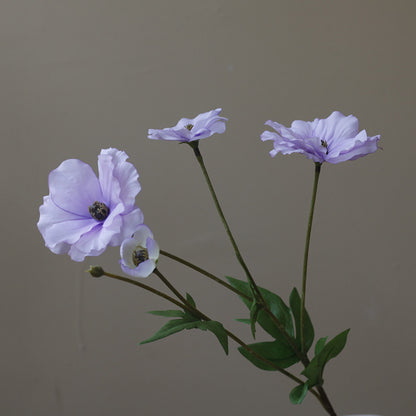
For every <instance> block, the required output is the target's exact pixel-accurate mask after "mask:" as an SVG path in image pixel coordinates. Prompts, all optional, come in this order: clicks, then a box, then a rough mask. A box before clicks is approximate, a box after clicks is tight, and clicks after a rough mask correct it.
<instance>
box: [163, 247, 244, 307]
mask: <svg viewBox="0 0 416 416" xmlns="http://www.w3.org/2000/svg"><path fill="white" fill-rule="evenodd" d="M160 254H162V255H163V256H166V257H169V258H170V259H172V260H175V261H177V262H178V263H182V264H183V265H185V266H187V267H189V268H191V269H193V270H195V271H197V272H198V273H201V274H203V275H204V276H206V277H208V278H210V279H211V280H214V281H215V282H217V283H219V284H220V285H222V286H224V287H226V288H227V289H229V290H231V291H232V292H234V293H236V294H237V295H238V296H240V297H242V298H244V299H247V300H249V301H251V300H252V298H251V297H250V296H247V295H246V294H245V293H243V292H240V291H239V290H238V289H235V288H234V287H232V286H231V285H230V284H228V283H227V282H225V281H224V280H222V279H220V278H219V277H217V276H215V275H213V274H212V273H210V272H207V271H206V270H204V269H201V267H198V266H196V265H195V264H193V263H191V262H189V261H187V260H184V259H183V258H181V257H178V256H175V255H174V254H171V253H168V252H167V251H165V250H160Z"/></svg>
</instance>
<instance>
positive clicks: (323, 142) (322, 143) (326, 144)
mask: <svg viewBox="0 0 416 416" xmlns="http://www.w3.org/2000/svg"><path fill="white" fill-rule="evenodd" d="M321 145H322V146H323V147H325V149H326V154H328V142H327V141H326V140H321Z"/></svg>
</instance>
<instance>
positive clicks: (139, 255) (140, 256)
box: [133, 247, 149, 267]
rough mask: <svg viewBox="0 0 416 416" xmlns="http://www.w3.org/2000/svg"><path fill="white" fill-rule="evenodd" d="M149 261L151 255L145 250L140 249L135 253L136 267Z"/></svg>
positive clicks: (134, 261)
mask: <svg viewBox="0 0 416 416" xmlns="http://www.w3.org/2000/svg"><path fill="white" fill-rule="evenodd" d="M148 259H149V253H148V251H147V250H146V249H145V248H143V247H139V249H138V250H135V251H133V263H134V265H135V266H136V267H137V266H138V265H139V264H140V263H143V262H144V261H146V260H148Z"/></svg>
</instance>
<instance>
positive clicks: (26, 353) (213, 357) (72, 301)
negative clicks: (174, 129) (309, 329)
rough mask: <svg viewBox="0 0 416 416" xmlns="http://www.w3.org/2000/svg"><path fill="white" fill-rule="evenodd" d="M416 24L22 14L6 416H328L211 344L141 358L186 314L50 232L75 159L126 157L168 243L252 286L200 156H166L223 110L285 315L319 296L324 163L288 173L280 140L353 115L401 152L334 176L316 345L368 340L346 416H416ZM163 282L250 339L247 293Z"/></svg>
mask: <svg viewBox="0 0 416 416" xmlns="http://www.w3.org/2000/svg"><path fill="white" fill-rule="evenodd" d="M415 12H416V7H415V5H414V2H413V1H410V0H409V1H405V0H402V1H400V0H399V1H395V2H392V1H387V0H385V1H384V0H360V1H358V0H357V1H356V0H351V1H333V0H317V1H294V0H291V1H283V0H274V1H265V0H258V1H243V0H229V1H227V0H209V1H201V0H188V1H187V0H175V1H174V0H171V1H167V0H165V1H157V0H152V1H148V0H119V1H110V0H101V1H98V0H71V1H63V0H18V1H12V0H10V1H9V0H2V1H1V3H0V86H1V88H0V91H1V93H0V97H1V99H0V103H1V104H0V137H1V144H2V151H1V156H2V157H1V159H2V160H1V164H0V169H1V175H0V181H1V212H2V216H3V217H2V221H1V233H0V239H1V251H0V253H1V254H0V256H1V268H2V273H1V290H0V296H1V300H0V322H1V334H2V336H1V342H0V413H1V414H2V415H7V416H14V415H18V416H20V415H30V416H55V415H57V416H61V415H62V416H72V415H80V416H83V415H88V416H110V415H111V416H113V415H120V416H130V415H139V414H140V415H146V416H153V415H164V414H169V415H175V416H176V415H194V414H197V415H199V416H211V415H228V416H234V415H239V416H245V415H247V416H248V415H250V416H252V415H255V414H266V413H267V414H272V415H273V414H275V415H293V416H297V415H299V416H301V415H308V416H318V415H323V414H324V412H323V410H322V409H321V408H320V406H319V403H318V402H317V401H316V400H315V398H314V397H313V396H311V395H309V396H308V397H307V398H306V399H305V402H304V403H303V404H302V405H301V406H294V405H292V404H291V403H290V402H289V399H288V393H289V392H290V390H291V389H292V388H293V387H294V384H293V383H292V382H291V381H290V380H289V379H286V378H285V377H283V376H282V375H280V374H278V373H274V372H265V371H261V370H259V369H257V368H255V367H254V366H252V365H251V364H250V363H249V362H248V361H246V360H245V359H244V358H243V357H242V356H241V355H240V354H239V352H238V351H237V349H236V345H235V344H234V343H233V342H231V343H230V347H231V348H230V355H229V356H228V357H226V356H225V355H224V352H223V351H222V349H221V347H220V346H219V344H218V342H217V341H216V339H215V337H214V336H213V335H212V334H210V333H206V332H201V331H199V332H198V331H196V330H194V331H186V332H183V333H180V334H175V335H174V336H172V337H169V338H167V339H165V340H162V341H159V342H157V343H154V344H148V345H144V346H138V343H139V342H140V341H142V340H144V339H145V338H147V337H149V336H150V335H152V334H153V333H154V332H155V331H156V330H157V329H159V328H160V327H161V326H162V325H163V323H164V322H165V319H164V318H161V317H156V316H152V315H149V314H147V313H146V312H147V311H149V310H154V309H168V308H170V305H169V304H168V303H166V302H165V301H164V300H161V299H160V298H157V297H154V296H152V295H150V294H147V293H144V292H143V291H141V290H139V289H137V288H134V287H131V286H128V285H126V284H123V283H121V282H116V281H112V280H110V279H107V278H102V279H93V278H91V277H90V276H89V275H88V274H87V273H85V270H86V269H87V268H88V266H89V265H90V264H101V265H102V266H103V267H105V268H106V269H108V270H109V271H112V272H115V273H119V272H120V273H121V271H120V270H119V265H118V259H119V254H118V249H117V248H109V249H108V250H107V251H106V252H105V253H104V254H103V255H102V256H101V257H100V258H87V259H86V261H85V262H83V263H76V262H73V261H71V260H70V258H69V257H68V256H66V255H62V256H57V255H54V254H52V253H51V252H50V251H49V250H48V249H47V248H45V247H44V242H43V239H42V237H41V235H40V234H39V232H38V230H37V227H36V223H37V221H38V217H39V211H38V208H39V206H40V205H41V203H42V197H43V196H44V195H46V194H48V185H47V178H48V173H49V172H50V171H51V170H52V169H55V168H56V167H57V166H58V165H59V164H60V163H61V162H62V161H63V160H65V159H69V158H79V159H81V160H83V161H85V162H87V163H90V164H91V165H92V166H93V167H94V169H96V160H97V155H98V154H99V152H100V150H101V149H102V148H107V147H116V148H118V149H122V150H125V151H126V152H127V153H128V155H129V156H130V161H131V162H132V163H134V165H135V166H136V168H137V170H138V172H139V174H140V182H141V185H142V191H141V193H140V194H139V196H138V198H137V204H138V205H139V206H140V208H141V209H142V210H143V212H144V216H145V222H146V224H148V225H149V226H150V227H151V229H152V230H153V232H154V234H155V237H156V239H157V241H158V242H159V244H160V246H161V247H162V248H163V249H165V250H167V251H170V252H172V253H175V254H177V255H180V256H183V257H184V258H186V259H188V260H191V261H193V262H195V263H197V264H199V265H200V266H202V267H204V268H206V269H208V270H210V271H211V272H213V273H215V274H218V275H219V276H224V275H231V276H235V277H239V278H243V277H244V275H243V273H242V271H241V269H240V267H239V265H238V263H237V261H236V260H235V258H234V256H233V251H232V248H231V245H230V243H229V241H228V240H227V238H226V235H225V233H224V230H223V228H222V224H221V222H220V220H219V218H218V216H217V214H216V212H215V209H214V205H213V203H212V201H211V199H210V195H209V193H208V190H207V188H206V186H205V184H204V181H203V177H202V174H201V172H200V171H199V169H198V165H197V163H196V161H195V160H194V158H193V155H192V152H191V150H190V149H189V148H188V147H186V146H182V145H178V144H176V143H166V142H157V141H151V140H148V139H147V130H148V129H149V128H163V127H169V126H173V125H175V124H176V122H177V121H178V119H179V118H181V117H194V116H196V115H197V114H198V113H201V112H205V111H208V110H211V109H214V108H217V107H221V108H223V112H222V115H224V116H225V117H227V118H228V119H229V121H228V122H227V131H226V132H225V134H223V135H216V136H213V137H211V138H210V139H206V140H204V141H202V142H201V151H202V152H203V155H204V157H205V162H206V165H207V168H208V170H209V171H210V174H211V176H212V180H213V182H214V185H215V187H216V190H217V193H218V196H219V198H220V200H221V202H222V205H223V209H224V211H225V214H226V216H227V217H228V219H229V222H230V225H231V227H232V230H233V232H234V234H235V236H236V239H237V241H238V242H239V245H240V248H241V251H242V253H243V255H244V256H245V259H246V261H247V263H248V265H249V267H250V268H251V270H252V272H253V274H254V275H255V277H256V279H257V281H258V283H259V284H260V285H262V286H265V287H267V288H269V289H270V290H273V291H275V292H277V293H279V294H280V295H281V296H282V297H283V298H284V299H286V300H287V299H288V296H289V294H290V291H291V290H292V288H293V287H294V286H298V287H299V286H300V283H301V263H302V256H303V245H304V237H305V231H306V223H307V212H308V208H309V201H310V195H311V188H312V181H313V169H314V166H313V163H312V162H311V161H310V160H308V159H306V158H305V157H302V156H300V155H293V156H281V155H279V156H277V157H276V158H274V159H272V158H271V157H270V156H269V154H268V152H269V150H270V149H271V143H269V142H268V143H262V142H261V141H260V139H259V136H260V134H261V132H262V131H263V130H264V128H265V127H264V122H265V121H266V120H269V119H272V120H275V121H278V122H280V123H283V124H286V125H290V123H291V122H292V121H293V120H295V119H301V120H313V119H314V118H316V117H318V118H325V117H327V116H328V115H329V114H330V113H331V112H332V111H334V110H339V111H341V112H343V113H344V114H346V115H348V114H351V113H352V114H354V115H355V116H357V117H358V118H359V120H360V127H361V128H365V129H366V130H367V132H368V133H369V134H370V135H375V134H381V136H382V140H381V141H380V145H381V147H382V148H383V150H379V151H377V152H376V153H375V154H373V155H370V156H368V157H365V158H362V159H359V160H356V161H354V162H345V163H342V164H338V165H329V164H326V165H324V166H323V169H322V175H321V181H320V187H319V191H318V200H317V205H316V216H315V222H314V229H313V234H312V246H311V252H310V264H309V266H310V267H309V280H308V298H307V307H308V309H309V311H310V314H311V316H312V318H313V321H314V323H315V331H316V335H317V337H321V336H330V337H333V336H335V335H336V334H337V333H339V332H341V331H342V330H344V329H346V328H352V329H351V332H350V336H349V339H348V344H347V347H346V349H345V350H344V352H343V353H342V354H341V355H340V356H339V357H337V358H336V359H334V360H333V361H332V362H330V363H329V364H328V366H327V369H326V375H325V387H326V389H327V392H328V395H329V396H330V398H331V400H332V401H333V404H334V406H335V408H336V409H337V411H338V412H339V414H340V415H342V414H350V413H377V414H380V415H383V416H399V415H400V416H401V415H403V416H404V415H411V414H415V411H416V407H415V404H414V389H415V383H414V374H415V371H416V366H415V362H414V351H415V347H416V337H415V318H414V316H415V312H416V306H415V302H414V297H415V291H416V283H415V269H416V260H415V258H416V256H415V242H414V241H415V232H416V227H415V225H416V220H415V202H416V199H415V173H416V172H415V156H416V145H415V140H416V138H415V133H416V131H415V128H414V125H415V124H414V119H415V101H416V100H415V92H416V89H415V73H416V59H415V40H416V39H415V35H416V29H415V24H414V19H415ZM159 268H160V270H161V271H163V272H164V273H165V274H166V276H167V277H169V279H171V281H172V282H174V283H175V285H176V286H177V287H178V289H180V290H181V291H182V292H185V291H188V292H190V293H192V295H193V296H194V298H195V299H196V301H197V303H198V305H199V306H200V308H201V310H203V311H204V312H206V313H207V314H209V315H211V316H212V317H213V318H215V319H218V320H221V321H222V322H223V323H224V325H226V326H227V327H228V328H230V329H231V330H233V331H235V332H236V333H238V334H239V335H240V337H241V338H243V339H244V340H245V341H247V342H251V341H250V333H249V330H248V328H247V326H245V325H244V324H241V323H238V322H236V321H235V318H245V317H247V311H246V309H245V308H244V306H243V305H242V304H241V303H240V301H239V300H238V299H237V298H236V297H235V296H234V295H233V294H232V293H229V292H227V291H226V290H224V289H223V288H222V287H220V286H218V285H216V284H215V283H213V282H212V281H210V280H207V279H205V278H204V277H202V276H200V275H198V274H196V273H194V272H192V271H190V270H187V269H185V268H184V267H182V266H180V265H178V264H175V263H173V262H172V261H170V260H168V259H166V258H161V260H160V262H159ZM147 283H149V284H151V285H153V286H154V287H157V288H159V289H162V285H161V284H160V283H159V282H158V281H157V278H156V277H151V278H149V279H148V280H147ZM263 339H264V340H265V339H267V338H266V337H265V336H264V334H261V333H259V340H263ZM299 370H300V368H298V367H296V368H295V369H294V371H296V372H298V371H299Z"/></svg>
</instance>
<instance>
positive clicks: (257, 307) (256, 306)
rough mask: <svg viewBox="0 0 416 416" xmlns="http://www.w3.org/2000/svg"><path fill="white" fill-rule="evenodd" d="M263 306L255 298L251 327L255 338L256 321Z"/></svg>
mask: <svg viewBox="0 0 416 416" xmlns="http://www.w3.org/2000/svg"><path fill="white" fill-rule="evenodd" d="M260 309H261V306H260V305H259V304H257V302H256V301H255V300H253V303H252V304H251V307H250V328H251V334H252V335H253V338H256V322H257V317H258V316H259V312H260Z"/></svg>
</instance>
